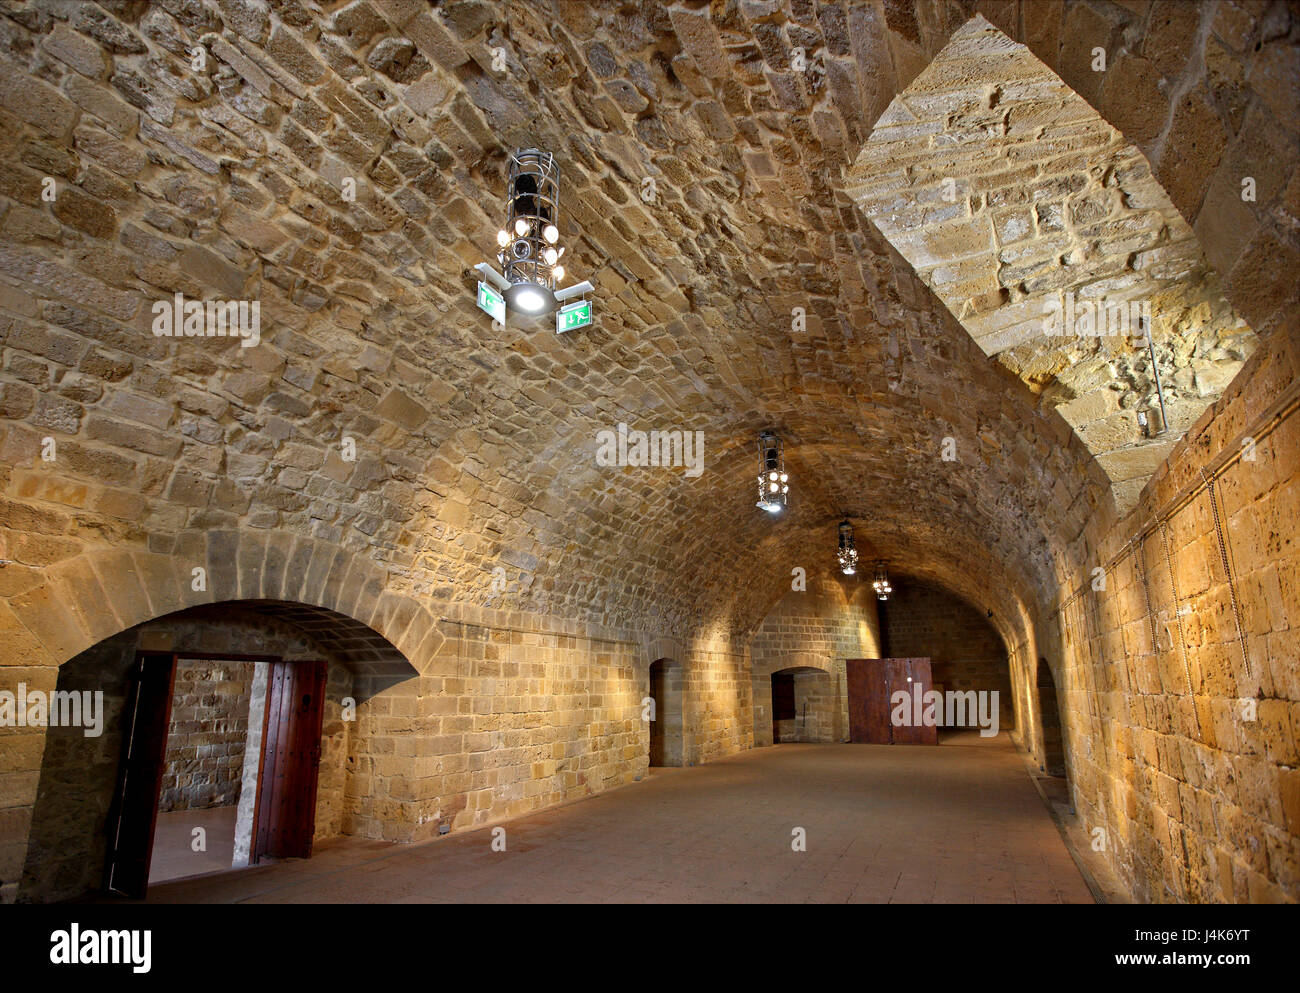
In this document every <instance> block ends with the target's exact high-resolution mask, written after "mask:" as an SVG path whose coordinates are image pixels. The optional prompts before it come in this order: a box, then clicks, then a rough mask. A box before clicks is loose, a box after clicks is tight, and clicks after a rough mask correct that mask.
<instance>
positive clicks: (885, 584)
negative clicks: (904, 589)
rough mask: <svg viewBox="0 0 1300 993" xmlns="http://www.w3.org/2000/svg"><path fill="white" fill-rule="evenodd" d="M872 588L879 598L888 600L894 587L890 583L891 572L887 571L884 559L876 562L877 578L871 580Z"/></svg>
mask: <svg viewBox="0 0 1300 993" xmlns="http://www.w3.org/2000/svg"><path fill="white" fill-rule="evenodd" d="M871 588H872V589H873V590H875V591H876V599H877V600H888V599H889V594H891V593H893V592H894V588H893V587H892V586H890V585H889V573H888V572H886V571H885V563H884V561H883V560H880V561H877V562H876V578H875V579H873V580H872V581H871Z"/></svg>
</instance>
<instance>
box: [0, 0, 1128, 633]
mask: <svg viewBox="0 0 1300 993" xmlns="http://www.w3.org/2000/svg"><path fill="white" fill-rule="evenodd" d="M3 11H4V13H5V15H6V16H5V17H4V18H0V31H3V32H4V36H5V37H4V42H5V48H6V49H7V50H8V52H7V54H6V55H5V56H4V59H5V60H6V61H5V62H4V63H3V65H4V69H3V73H4V75H3V78H0V108H2V109H3V118H0V125H2V127H0V131H2V133H3V135H2V137H0V145H2V146H3V151H4V157H5V161H6V162H12V163H18V165H16V166H15V167H14V168H13V169H12V170H8V171H6V174H5V176H4V179H3V182H4V184H5V188H4V190H3V192H4V194H5V195H6V196H7V197H10V198H11V199H12V200H14V201H15V205H14V206H12V207H10V208H9V209H8V211H7V213H6V216H5V225H6V227H5V230H6V232H7V233H9V234H10V235H11V236H12V238H11V243H10V244H7V245H5V246H3V247H2V248H0V273H3V274H5V275H7V276H8V277H10V278H16V279H18V280H30V281H33V282H39V283H41V284H42V285H43V286H44V287H46V288H47V289H48V290H49V291H50V295H51V299H50V300H49V301H43V302H41V303H40V304H39V305H33V308H32V312H31V313H28V314H26V315H25V316H23V317H19V318H15V319H13V320H12V322H11V326H10V328H9V330H8V332H7V334H8V338H7V343H8V344H9V345H10V346H12V347H14V348H17V349H18V350H20V351H21V350H23V349H24V347H25V345H24V343H25V342H28V343H30V342H32V341H34V340H35V336H44V335H46V334H47V332H46V331H45V329H44V328H43V327H42V326H40V324H39V321H40V320H44V321H46V322H49V323H51V324H53V325H55V326H56V327H57V328H60V329H63V330H58V331H56V332H55V334H56V340H57V341H58V342H59V343H62V344H63V345H66V349H65V352H64V357H63V359H62V360H61V361H62V365H61V366H60V368H59V369H58V376H57V380H56V382H57V386H58V388H57V389H56V390H53V391H49V392H44V393H41V392H38V391H31V390H26V388H25V387H21V386H19V387H17V388H9V389H8V390H7V392H6V394H5V403H6V410H5V413H6V416H11V417H12V416H16V417H27V416H29V415H31V416H33V423H34V425H35V427H34V429H33V430H27V431H18V432H15V433H14V434H13V435H12V436H11V437H10V440H9V443H8V444H9V450H8V452H7V453H6V456H7V457H8V458H10V459H12V460H14V461H18V459H19V458H20V457H30V456H31V455H32V454H33V453H34V452H35V450H36V447H37V446H38V443H39V437H40V425H41V424H47V425H55V424H57V425H58V426H59V429H60V430H63V431H69V432H71V433H75V432H77V431H81V432H82V437H83V438H84V439H85V443H84V444H82V443H76V444H74V443H71V442H69V443H68V445H67V446H65V451H66V452H68V465H70V466H71V471H72V472H73V474H75V473H76V472H77V471H78V467H79V466H80V467H81V471H84V472H85V473H86V474H87V475H88V476H92V477H95V478H102V476H103V474H104V473H105V472H108V473H109V475H110V478H115V479H116V480H117V486H118V487H119V489H120V494H119V497H120V499H119V501H118V503H117V504H116V505H115V506H116V507H117V508H118V509H117V510H115V511H114V513H113V515H112V516H113V517H114V523H112V524H111V525H107V526H103V527H102V530H103V533H104V535H105V536H106V537H107V538H109V539H110V540H115V541H123V542H129V541H140V542H144V541H148V542H150V544H151V547H154V548H160V549H163V550H165V549H166V548H167V547H168V542H169V541H170V538H169V537H168V536H169V535H174V534H176V533H178V532H182V531H185V530H190V529H200V530H201V529H207V528H213V527H226V526H234V525H239V526H244V527H253V528H280V529H284V530H287V531H297V532H302V533H310V534H314V535H319V536H322V537H327V538H330V539H333V540H337V541H339V542H340V543H343V544H345V545H347V546H350V547H353V548H361V549H366V550H367V551H368V553H369V554H370V555H371V556H372V557H374V558H375V559H377V560H380V561H383V562H385V563H387V564H389V566H390V567H391V568H392V570H393V571H394V572H395V573H396V574H398V576H399V577H400V578H399V580H398V588H406V589H409V590H411V591H413V592H417V593H420V594H424V593H429V594H432V595H435V596H438V597H440V598H447V599H464V600H472V601H479V602H485V603H491V604H497V605H505V606H517V607H520V608H526V609H536V610H540V611H544V612H550V613H556V614H563V615H581V616H586V617H592V618H596V619H602V620H605V621H609V622H613V623H618V624H629V625H635V626H643V627H645V628H648V629H654V628H668V629H676V630H686V629H689V628H690V627H691V626H692V625H696V624H709V623H714V624H719V625H727V626H730V627H733V628H737V629H742V630H744V629H749V628H752V627H753V625H755V624H756V623H757V622H758V620H760V619H761V617H762V616H763V614H764V613H765V612H766V610H767V608H768V606H769V605H770V604H771V603H772V602H774V601H775V600H776V599H777V598H779V596H780V595H781V594H782V593H783V592H784V591H786V590H788V588H789V587H788V583H789V581H790V570H791V568H792V567H793V566H797V565H803V566H804V567H806V568H808V569H810V570H814V569H823V568H827V567H829V564H830V560H831V557H832V554H833V549H834V542H835V529H834V524H835V522H836V521H837V520H838V519H839V517H840V516H842V515H845V514H847V515H849V516H850V517H852V518H853V519H854V520H855V522H856V523H857V525H858V534H859V539H860V542H861V544H862V547H863V548H864V550H865V552H866V554H867V555H869V556H872V557H874V556H875V555H880V556H882V557H885V558H887V559H889V560H890V561H891V562H893V563H895V564H896V565H897V567H898V568H900V569H905V570H906V571H907V572H909V573H911V574H914V575H918V576H922V577H925V578H932V579H935V580H937V581H939V582H941V583H943V584H945V585H947V586H949V587H950V588H953V589H955V590H957V591H959V592H961V593H963V594H964V595H967V596H968V597H969V598H971V599H972V600H974V601H975V602H980V603H987V602H988V601H989V599H990V596H991V595H996V596H1018V597H1020V598H1021V599H1022V600H1026V601H1027V600H1029V599H1031V598H1034V597H1038V598H1045V599H1050V598H1051V596H1052V595H1053V594H1054V592H1055V584H1056V582H1057V581H1058V578H1059V576H1060V575H1061V574H1063V572H1065V571H1066V569H1067V567H1066V566H1065V565H1064V564H1063V562H1062V558H1063V555H1064V552H1063V548H1064V546H1065V544H1066V543H1068V542H1069V541H1071V540H1073V539H1074V538H1075V537H1076V536H1077V535H1078V534H1079V532H1080V531H1081V529H1082V528H1083V527H1084V525H1085V523H1086V522H1087V521H1088V520H1089V519H1090V518H1092V517H1094V516H1095V515H1097V514H1106V513H1109V510H1108V509H1107V505H1108V500H1109V495H1108V494H1109V491H1108V485H1107V479H1106V477H1105V474H1104V473H1103V472H1102V471H1101V470H1100V468H1099V467H1098V466H1097V464H1096V462H1095V461H1094V460H1093V459H1092V457H1091V455H1090V453H1089V452H1088V451H1087V450H1086V449H1085V448H1084V447H1083V445H1081V444H1080V443H1079V441H1078V440H1077V439H1076V438H1074V437H1073V435H1072V434H1071V432H1070V429H1069V427H1068V425H1066V424H1065V422H1064V421H1063V420H1061V418H1060V417H1059V416H1058V415H1057V414H1056V413H1055V412H1054V411H1051V410H1043V409H1040V407H1039V405H1038V404H1037V403H1036V399H1035V397H1034V395H1033V394H1032V393H1031V391H1030V390H1029V389H1028V388H1027V387H1026V386H1025V385H1024V384H1023V383H1022V382H1021V381H1020V380H1019V379H1018V378H1017V377H1016V376H1015V375H1013V374H1011V373H1010V372H1008V371H1007V370H1005V369H1004V368H1002V367H1000V366H999V365H997V364H996V363H995V362H994V361H992V360H990V359H989V358H988V357H987V356H985V354H984V353H983V352H982V351H981V350H980V348H979V347H978V346H977V345H976V344H975V342H974V341H973V340H972V339H971V338H970V336H969V335H968V334H967V332H966V331H965V330H964V329H963V328H962V327H961V325H960V324H959V323H958V322H957V321H956V319H955V318H954V317H953V316H952V314H951V313H950V312H949V311H948V310H947V308H945V307H944V306H943V304H942V303H941V302H940V301H939V300H938V299H937V298H936V297H935V296H934V295H933V294H932V293H931V291H930V290H929V289H928V288H927V287H925V286H924V285H923V284H922V283H921V282H920V281H919V280H918V279H917V278H916V277H915V276H914V275H913V273H912V271H911V268H910V266H909V265H908V264H907V263H906V262H905V261H904V260H903V259H902V258H901V257H900V256H898V255H897V254H896V253H895V252H894V251H893V250H892V249H891V248H890V246H889V245H888V244H887V243H886V242H885V241H884V239H882V238H881V237H880V236H879V235H878V234H877V233H876V231H875V230H874V228H873V227H872V226H871V224H870V223H869V222H867V221H866V219H865V218H864V217H863V215H862V214H861V213H860V212H859V211H858V210H857V209H856V208H855V207H854V205H853V203H852V202H851V201H850V200H849V198H848V197H847V196H846V194H845V193H844V190H843V188H844V172H845V168H846V166H847V165H848V164H849V163H850V162H851V161H852V159H853V158H854V156H855V155H856V153H857V150H858V149H859V148H860V146H861V144H862V142H863V141H865V139H866V137H867V135H868V134H869V132H870V130H871V126H872V124H873V123H874V122H875V121H876V120H877V119H878V117H879V115H880V114H881V113H882V112H883V111H884V109H885V107H886V106H887V105H888V104H889V102H890V100H891V99H892V98H893V97H894V96H895V94H896V93H897V92H898V91H899V90H900V89H901V88H902V87H903V86H905V85H906V84H907V83H908V82H909V81H910V80H911V79H912V78H913V77H914V76H915V75H916V74H917V73H918V72H919V71H920V70H921V69H922V68H923V67H924V65H925V64H926V62H927V61H928V59H929V58H930V57H932V56H933V55H934V54H935V53H936V52H938V51H939V50H940V49H941V48H942V47H943V44H944V42H945V40H946V38H947V37H948V36H949V35H950V34H951V33H952V32H953V31H954V30H955V29H956V28H957V27H959V26H960V25H961V24H962V23H964V22H965V21H966V20H967V19H968V18H969V17H970V16H971V15H972V14H973V13H974V7H973V5H970V4H962V3H939V2H934V3H921V4H917V5H916V6H915V9H914V8H913V5H911V4H901V3H894V2H892V0H890V2H887V3H884V4H883V5H880V4H875V3H869V4H838V3H813V2H811V0H787V2H776V0H769V2H748V0H747V2H743V3H726V2H718V3H713V4H704V3H694V2H692V3H684V4H678V5H672V6H666V5H661V4H658V3H655V2H646V3H636V4H614V3H610V4H585V3H570V2H566V0H554V2H552V3H524V2H519V3H508V4H488V3H483V2H477V0H463V2H456V3H447V4H441V5H436V6H434V7H429V6H428V5H426V4H424V3H422V2H418V0H359V2H352V3H322V4H310V3H299V2H294V0H270V2H269V3H268V4H266V5H262V4H259V3H257V2H255V0H203V2H200V0H163V2H160V3H157V4H153V5H148V4H143V3H135V2H117V3H104V4H100V5H92V4H65V3H57V2H36V3H30V4H21V3H6V4H5V5H4V7H3ZM110 15H111V16H110ZM1056 17H1057V18H1058V21H1059V19H1060V13H1059V11H1058V12H1057V13H1056ZM13 22H17V23H20V24H22V25H24V26H26V27H28V28H33V29H35V30H37V31H38V32H39V33H40V35H41V41H40V44H39V45H36V46H33V45H32V44H31V43H30V41H29V40H28V36H27V35H26V33H25V32H20V31H18V30H16V29H15V27H14V24H13ZM92 39H93V41H92ZM195 46H202V47H203V49H204V50H205V52H206V53H207V55H206V63H205V65H206V68H204V69H202V70H197V71H196V70H193V69H191V67H190V66H191V59H192V57H193V49H194V48H195ZM796 48H802V49H803V52H802V58H800V57H799V56H800V53H797V52H796V51H795V49H796ZM105 49H106V50H107V51H108V52H111V53H112V54H111V57H106V56H105V55H104V54H103V52H104V50H105ZM494 64H495V66H496V67H497V68H494ZM799 65H802V66H803V68H802V69H798V68H796V67H797V66H799ZM28 71H30V72H32V73H33V74H34V76H35V77H36V78H35V79H31V80H28V79H24V78H23V76H22V74H23V73H24V72H28ZM137 119H138V123H137ZM531 145H536V146H540V147H542V148H547V149H550V150H552V151H554V152H555V153H556V154H557V155H558V157H559V159H560V161H561V164H562V170H563V179H562V182H563V186H562V198H563V202H562V220H561V230H562V232H563V240H564V242H565V243H566V244H567V245H569V246H570V248H569V255H568V256H567V257H566V260H565V261H566V263H567V268H568V270H569V273H570V275H571V278H574V279H581V278H589V279H591V281H592V282H593V283H595V284H596V286H597V292H596V296H595V299H596V313H597V322H596V326H595V327H594V328H593V329H591V330H587V331H581V332H577V333H573V334H570V335H567V336H564V337H557V336H556V335H555V333H554V330H553V326H552V325H550V323H549V322H546V321H538V322H535V323H528V322H522V323H515V322H514V321H513V320H512V322H511V325H510V326H509V327H508V328H506V329H504V330H494V329H493V328H492V326H491V324H490V322H489V321H488V319H487V318H486V317H485V315H483V314H482V313H480V312H479V311H477V310H476V309H475V307H474V299H473V288H474V281H475V276H474V274H473V273H472V271H471V266H473V265H474V264H476V263H478V262H480V261H483V260H485V259H490V258H491V257H492V256H493V254H494V252H495V247H494V246H495V242H494V234H495V231H496V229H497V228H498V227H499V226H500V223H501V220H502V210H501V205H502V197H503V190H504V183H505V168H506V161H507V155H508V153H509V151H510V150H511V149H513V148H515V147H521V146H531ZM51 173H52V174H53V175H55V176H57V177H59V179H60V181H62V182H64V183H67V184H69V186H68V189H69V190H73V191H78V193H79V194H80V195H72V196H69V197H68V198H67V199H66V200H62V201H61V207H60V210H59V211H56V213H57V214H58V217H59V220H60V221H61V222H62V224H63V225H64V227H63V228H62V229H60V227H59V225H51V222H50V221H49V220H48V218H46V217H45V216H44V215H43V214H42V213H41V210H40V204H41V201H40V187H41V179H42V177H43V176H44V175H47V174H51ZM346 179H354V180H355V181H356V201H355V202H352V201H350V200H345V199H344V197H343V187H344V180H346ZM647 180H653V183H652V184H648V183H647ZM648 191H649V192H648ZM650 193H652V195H649V194H650ZM6 202H7V201H6ZM14 242H17V243H16V244H15V243H14ZM176 291H181V292H184V293H186V294H188V295H191V296H213V295H221V296H225V297H232V298H237V297H241V296H242V297H247V298H250V299H257V300H260V301H261V302H262V314H263V343H262V344H261V345H259V346H258V347H256V348H249V349H241V348H239V347H238V345H237V344H236V343H234V342H226V343H220V344H214V342H211V341H199V340H187V339H179V340H169V339H161V338H155V337H153V336H152V335H151V333H150V323H151V316H150V311H149V306H148V305H149V302H150V301H152V300H154V299H158V298H159V297H161V296H164V295H166V294H171V293H173V292H176ZM37 306H39V313H37V311H36V307H37ZM796 307H802V308H804V309H805V310H806V314H807V329H806V331H795V330H793V329H792V313H793V310H794V308H796ZM45 347H46V349H47V350H48V346H45ZM29 350H31V349H29ZM45 353H46V352H45V351H42V352H41V353H40V354H45ZM620 422H627V423H628V424H629V425H630V426H631V427H634V428H643V429H647V430H648V429H654V428H658V429H665V430H666V429H690V430H699V431H703V432H704V438H705V446H706V447H705V472H704V474H703V475H702V476H701V477H700V478H698V479H690V478H687V477H685V476H684V475H683V474H682V473H681V471H680V470H678V471H671V472H668V471H663V470H652V469H639V468H623V469H610V468H602V467H599V466H597V465H596V464H595V452H596V448H597V440H596V436H597V432H598V431H600V430H603V429H608V428H613V427H615V426H616V425H617V424H618V423H620ZM767 428H771V429H776V430H777V431H779V432H780V433H781V435H782V437H783V438H784V440H785V442H786V450H787V456H788V461H789V464H790V467H791V473H792V476H793V481H794V485H793V494H792V496H793V499H792V506H791V509H790V512H789V514H788V515H787V516H786V517H785V518H784V519H780V520H773V519H771V518H769V517H768V516H767V515H765V514H763V513H762V512H761V511H758V510H756V509H755V507H754V492H753V489H754V483H753V479H754V475H755V470H756V468H757V465H756V463H757V457H756V451H755V439H756V436H757V434H758V432H759V431H760V430H762V429H767ZM349 437H350V438H353V439H355V440H356V443H357V448H358V456H359V457H358V460H357V461H356V462H354V463H353V462H347V461H344V460H343V458H342V457H341V454H340V446H341V443H342V441H343V439H345V438H349ZM944 438H952V439H954V441H955V444H956V449H955V451H956V460H955V461H945V460H943V459H942V458H941V455H940V452H941V445H942V442H943V439H944ZM173 460H174V461H173ZM497 566H504V568H505V569H506V572H507V579H508V587H507V590H506V591H505V593H504V594H501V593H497V592H494V591H493V590H492V588H491V581H492V578H493V569H494V568H495V567H497Z"/></svg>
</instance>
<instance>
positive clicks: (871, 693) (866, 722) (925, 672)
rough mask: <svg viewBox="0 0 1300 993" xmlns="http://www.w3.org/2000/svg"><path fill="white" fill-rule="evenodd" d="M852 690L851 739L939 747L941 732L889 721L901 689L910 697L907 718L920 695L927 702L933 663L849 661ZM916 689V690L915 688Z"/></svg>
mask: <svg viewBox="0 0 1300 993" xmlns="http://www.w3.org/2000/svg"><path fill="white" fill-rule="evenodd" d="M846 674H847V677H848V678H847V683H848V691H849V740H850V741H852V742H857V743H862V744H873V745H888V744H897V745H903V744H909V745H937V744H938V743H939V729H938V728H937V727H934V726H929V727H927V726H925V725H923V724H921V725H917V724H915V723H906V724H901V725H898V726H895V725H894V723H893V721H892V720H891V719H890V716H891V712H892V710H893V707H892V705H891V704H890V699H891V698H892V697H893V695H894V694H895V693H897V692H898V691H900V690H902V691H905V692H907V694H908V718H909V720H911V719H912V718H913V717H914V713H913V710H912V706H911V701H912V698H913V694H914V693H919V694H920V696H921V699H922V701H924V697H925V693H926V691H927V690H929V689H930V685H931V678H930V660H929V659H928V658H914V659H849V660H848V661H847V666H846ZM914 686H915V687H916V689H913V687H914Z"/></svg>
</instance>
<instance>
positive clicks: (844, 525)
mask: <svg viewBox="0 0 1300 993" xmlns="http://www.w3.org/2000/svg"><path fill="white" fill-rule="evenodd" d="M835 557H836V559H837V560H838V561H839V564H840V572H842V573H844V575H846V576H852V575H854V574H855V573H856V572H857V571H858V549H857V546H856V545H855V544H854V543H853V525H852V524H850V523H849V519H848V518H847V517H846V518H845V519H844V520H842V521H841V522H840V547H839V550H838V551H836V553H835Z"/></svg>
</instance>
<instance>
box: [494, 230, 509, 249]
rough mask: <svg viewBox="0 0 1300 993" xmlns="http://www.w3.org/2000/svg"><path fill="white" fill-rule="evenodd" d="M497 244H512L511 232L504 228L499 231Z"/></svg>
mask: <svg viewBox="0 0 1300 993" xmlns="http://www.w3.org/2000/svg"><path fill="white" fill-rule="evenodd" d="M497 244H498V245H500V246H501V247H502V248H505V247H506V246H507V245H508V244H510V232H509V231H506V230H505V229H504V228H503V229H502V230H500V231H498V232H497Z"/></svg>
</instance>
